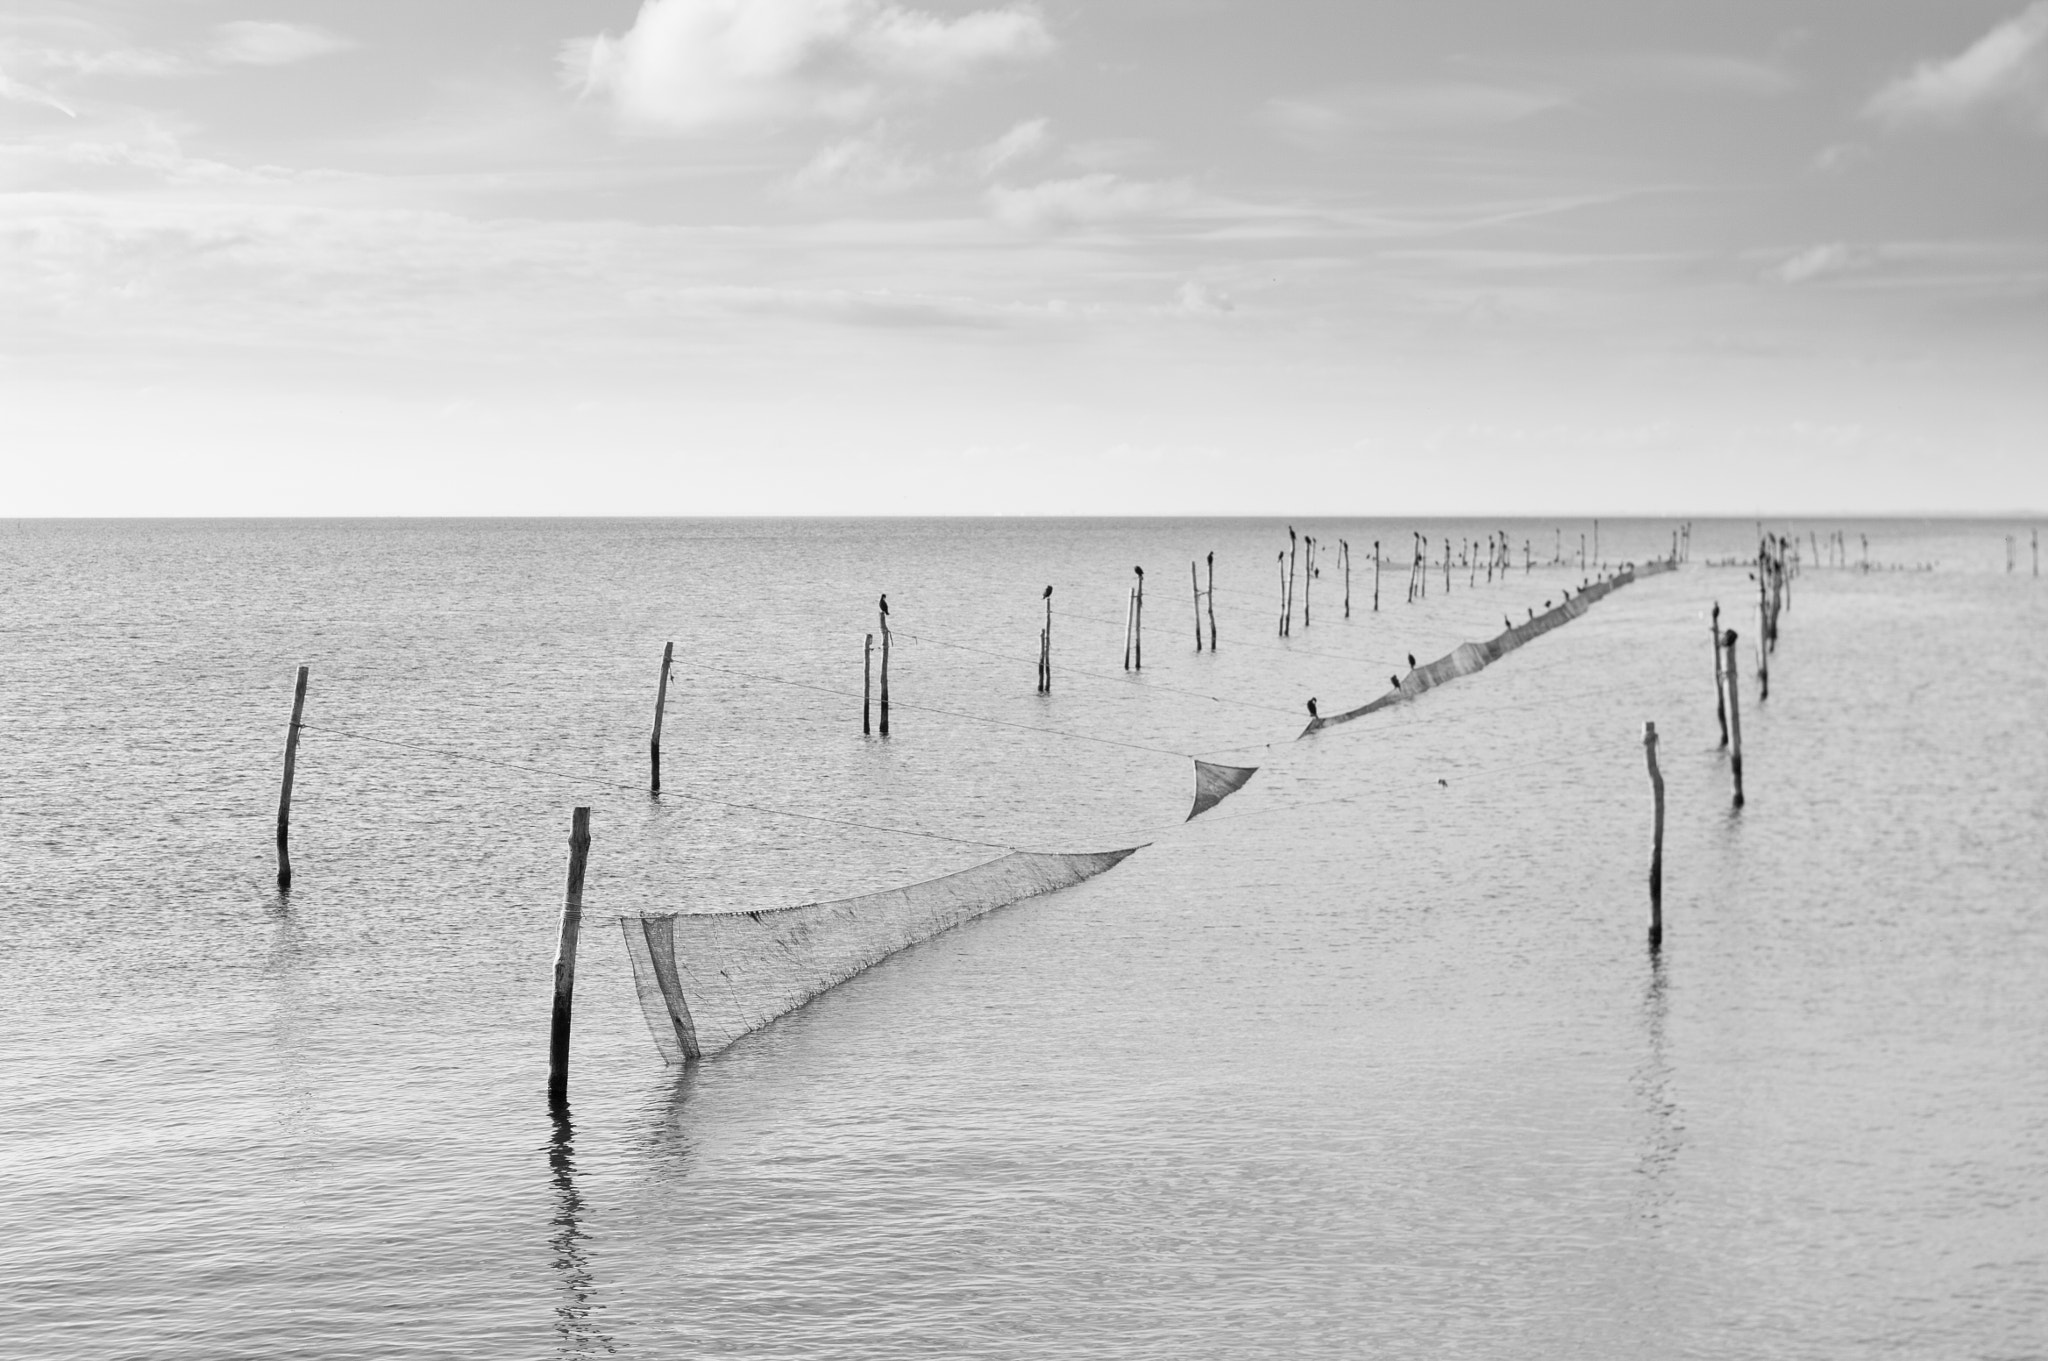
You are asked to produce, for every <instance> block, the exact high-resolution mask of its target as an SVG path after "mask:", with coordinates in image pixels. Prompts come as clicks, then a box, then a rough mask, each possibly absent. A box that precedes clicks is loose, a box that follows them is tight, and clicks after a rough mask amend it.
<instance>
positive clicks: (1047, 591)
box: [1045, 586, 1052, 600]
mask: <svg viewBox="0 0 2048 1361" xmlns="http://www.w3.org/2000/svg"><path fill="white" fill-rule="evenodd" d="M1045 598H1046V599H1047V600H1050V599H1052V587H1050V586H1048V587H1046V588H1045Z"/></svg>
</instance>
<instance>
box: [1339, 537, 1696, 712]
mask: <svg viewBox="0 0 2048 1361" xmlns="http://www.w3.org/2000/svg"><path fill="white" fill-rule="evenodd" d="M1675 566H1676V564H1675V563H1672V562H1670V561H1668V560H1664V559H1659V560H1657V561H1655V562H1648V563H1644V564H1643V565H1642V566H1640V567H1636V566H1631V567H1629V568H1627V569H1626V570H1624V571H1621V572H1619V573H1617V574H1615V575H1614V576H1612V577H1610V578H1608V579H1607V580H1605V581H1596V582H1594V583H1592V584H1591V585H1589V586H1587V587H1586V588H1585V589H1584V590H1583V591H1580V592H1579V593H1578V594H1577V595H1575V596H1572V597H1571V598H1570V599H1568V600H1566V601H1564V602H1563V603H1562V604H1559V605H1553V606H1552V607H1551V608H1549V609H1547V610H1545V611H1544V612H1543V613H1541V614H1539V615H1537V616H1535V617H1534V618H1532V619H1528V620H1525V621H1523V622H1522V623H1519V624H1515V625H1513V626H1511V627H1509V628H1508V629H1507V630H1506V631H1504V632H1502V633H1500V634H1498V635H1496V636H1494V637H1492V638H1488V639H1487V640H1486V641H1485V642H1483V643H1460V644H1458V646H1457V647H1456V648H1454V649H1452V650H1451V652H1450V653H1448V654H1447V655H1445V656H1442V657H1439V658H1437V659H1436V660H1435V661H1433V662H1426V663H1424V664H1423V665H1421V666H1418V667H1416V668H1415V669H1414V670H1412V671H1410V672H1409V673H1408V674H1407V675H1405V676H1403V677H1401V679H1400V682H1399V683H1398V684H1397V685H1396V686H1395V687H1394V688H1393V689H1391V690H1389V691H1388V692H1387V693H1386V694H1384V695H1381V696H1380V697H1379V698H1378V699H1375V700H1372V701H1371V702H1369V703H1366V704H1361V705H1360V706H1359V707H1358V708H1356V709H1352V710H1349V711H1347V712H1345V713H1341V714H1324V715H1323V716H1322V717H1320V718H1314V719H1310V720H1309V725H1308V726H1307V727H1306V728H1303V729H1302V730H1301V735H1302V736H1303V737H1307V736H1308V735H1309V734H1310V733H1312V732H1316V731H1318V730H1319V729H1322V728H1327V727H1330V726H1331V725H1333V724H1337V723H1349V722H1350V721H1351V720H1352V719H1354V718H1364V717H1365V716H1366V715H1367V714H1371V713H1378V712H1379V711H1380V710H1381V709H1385V708H1387V707H1389V706H1391V705H1395V704H1399V703H1401V702H1402V701H1403V700H1409V699H1413V698H1415V697H1416V696H1417V695H1419V694H1421V693H1422V692H1423V691H1425V690H1431V689H1434V688H1436V687H1437V686H1439V685H1442V684H1443V683H1444V682H1445V681H1447V680H1453V679H1455V678H1456V677H1459V676H1469V675H1471V674H1472V673H1473V672H1474V671H1478V670H1480V669H1481V668H1483V667H1487V666H1491V665H1492V664H1493V663H1494V662H1497V661H1499V660H1500V659H1501V658H1502V657H1504V656H1506V655H1507V654H1508V653H1510V652H1513V651H1514V650H1515V649H1516V648H1518V647H1520V646H1521V645H1522V644H1524V643H1526V642H1528V641H1529V640H1530V639H1532V638H1540V637H1542V636H1543V635H1544V634H1546V633H1548V632H1550V631H1551V630H1552V629H1554V628H1557V627H1558V626H1560V625H1562V624H1568V623H1570V622H1571V621H1572V620H1574V619H1576V618H1578V617H1579V616H1580V615H1582V614H1584V613H1585V612H1586V611H1587V610H1589V609H1591V608H1592V607H1593V605H1594V604H1595V602H1597V601H1600V600H1604V599H1605V598H1606V597H1607V596H1608V595H1610V594H1612V593H1613V592H1614V591H1616V590H1618V589H1619V588H1621V587H1623V586H1626V585H1628V584H1629V583H1630V582H1631V581H1634V580H1635V579H1636V578H1637V577H1646V576H1655V575H1656V574H1657V573H1659V572H1669V571H1671V570H1672V569H1673V568H1674V567H1675Z"/></svg>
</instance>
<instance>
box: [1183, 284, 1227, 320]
mask: <svg viewBox="0 0 2048 1361" xmlns="http://www.w3.org/2000/svg"><path fill="white" fill-rule="evenodd" d="M1173 310H1174V311H1175V312H1178V313H1180V314H1181V315H1183V316H1190V317H1220V316H1223V315H1224V314H1225V313H1228V312H1235V311H1236V310H1237V304H1236V303H1234V302H1232V301H1231V300H1230V295H1229V294H1228V293H1223V292H1220V291H1218V290H1216V289H1213V288H1211V287H1209V286H1208V285H1207V284H1205V283H1203V282H1201V281H1200V280H1199V279H1189V280H1188V281H1187V282H1186V283H1183V284H1182V285H1181V286H1180V288H1179V290H1178V291H1176V292H1175V293H1174V295H1173Z"/></svg>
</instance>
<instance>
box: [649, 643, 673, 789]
mask: <svg viewBox="0 0 2048 1361" xmlns="http://www.w3.org/2000/svg"><path fill="white" fill-rule="evenodd" d="M675 659H676V645H675V643H674V642H669V643H666V644H664V645H663V646H662V649H661V683H660V684H659V685H658V686H656V687H655V691H654V735H653V736H651V737H649V738H648V739H647V792H648V793H650V794H659V793H660V792H661V715H662V712H663V710H665V709H667V708H668V670H669V667H670V666H672V665H673V664H674V663H675Z"/></svg>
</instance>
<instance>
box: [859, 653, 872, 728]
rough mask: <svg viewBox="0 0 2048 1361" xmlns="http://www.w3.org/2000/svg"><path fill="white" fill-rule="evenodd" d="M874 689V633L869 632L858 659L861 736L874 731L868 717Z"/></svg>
mask: <svg viewBox="0 0 2048 1361" xmlns="http://www.w3.org/2000/svg"><path fill="white" fill-rule="evenodd" d="M874 689H875V635H874V634H872V633H870V634H869V635H868V643H867V647H866V648H865V649H863V651H862V653H861V659H860V731H861V736H863V737H865V736H867V735H868V734H869V733H871V732H873V731H874V727H873V725H872V724H871V723H870V722H869V717H868V716H869V714H870V712H871V711H872V710H873V707H874V706H873V703H872V699H871V697H872V696H873V694H874Z"/></svg>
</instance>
